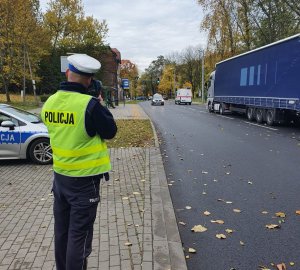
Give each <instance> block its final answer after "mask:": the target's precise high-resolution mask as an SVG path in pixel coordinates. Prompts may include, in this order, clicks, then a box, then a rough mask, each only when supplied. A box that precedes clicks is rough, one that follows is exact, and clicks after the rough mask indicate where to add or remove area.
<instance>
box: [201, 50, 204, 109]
mask: <svg viewBox="0 0 300 270" xmlns="http://www.w3.org/2000/svg"><path fill="white" fill-rule="evenodd" d="M201 97H202V103H204V50H202V95H201Z"/></svg>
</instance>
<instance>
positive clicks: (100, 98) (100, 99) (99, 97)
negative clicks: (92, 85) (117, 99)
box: [98, 94, 103, 102]
mask: <svg viewBox="0 0 300 270" xmlns="http://www.w3.org/2000/svg"><path fill="white" fill-rule="evenodd" d="M98 99H99V101H100V102H102V101H103V98H102V96H101V94H99V96H98Z"/></svg>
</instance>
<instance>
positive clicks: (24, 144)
mask: <svg viewBox="0 0 300 270" xmlns="http://www.w3.org/2000/svg"><path fill="white" fill-rule="evenodd" d="M26 158H30V159H31V160H32V161H33V162H34V163H37V164H43V165H44V164H50V163H52V150H51V146H50V141H49V135H48V130H47V128H46V126H45V125H44V124H43V123H42V122H41V119H40V118H39V117H38V116H37V115H35V114H32V113H29V112H26V111H23V110H20V109H17V108H14V107H12V106H9V105H6V104H1V103H0V160H1V159H26Z"/></svg>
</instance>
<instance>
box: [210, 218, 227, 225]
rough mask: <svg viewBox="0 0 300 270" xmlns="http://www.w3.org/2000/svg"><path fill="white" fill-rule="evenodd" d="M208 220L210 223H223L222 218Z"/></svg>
mask: <svg viewBox="0 0 300 270" xmlns="http://www.w3.org/2000/svg"><path fill="white" fill-rule="evenodd" d="M210 222H211V223H218V224H224V223H225V222H224V220H222V219H217V220H211V221H210Z"/></svg>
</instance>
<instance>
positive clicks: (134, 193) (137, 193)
mask: <svg viewBox="0 0 300 270" xmlns="http://www.w3.org/2000/svg"><path fill="white" fill-rule="evenodd" d="M132 194H133V195H140V194H141V193H139V192H136V191H135V192H133V193H132Z"/></svg>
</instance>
